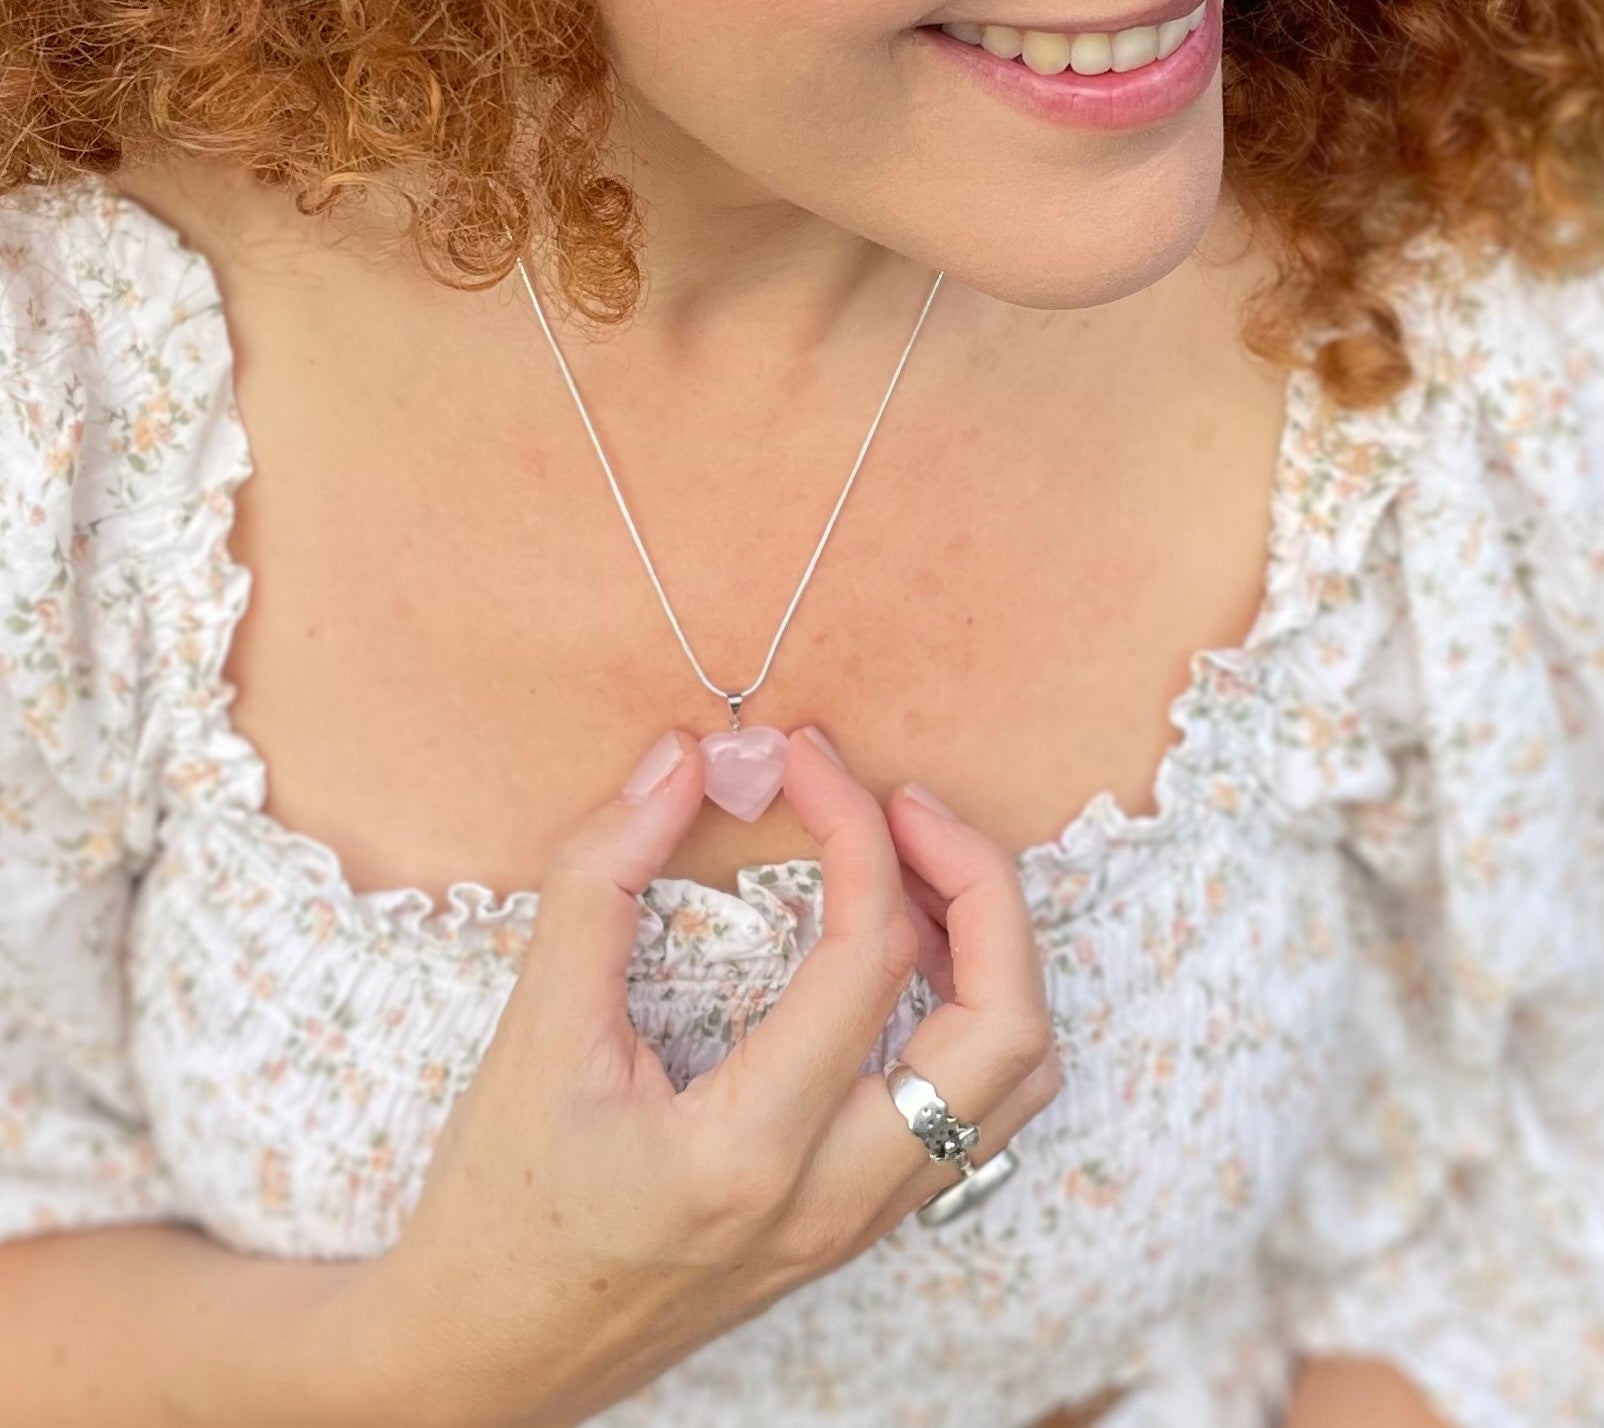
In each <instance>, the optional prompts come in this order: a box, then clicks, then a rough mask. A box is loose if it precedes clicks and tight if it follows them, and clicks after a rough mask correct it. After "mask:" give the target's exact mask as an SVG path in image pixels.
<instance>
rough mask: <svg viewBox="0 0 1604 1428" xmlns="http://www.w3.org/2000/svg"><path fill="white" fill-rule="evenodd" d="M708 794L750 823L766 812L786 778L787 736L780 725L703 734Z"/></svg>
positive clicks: (722, 806)
mask: <svg viewBox="0 0 1604 1428" xmlns="http://www.w3.org/2000/svg"><path fill="white" fill-rule="evenodd" d="M701 743H702V757H703V758H704V759H705V760H706V763H707V785H706V788H707V796H708V797H709V798H711V799H712V800H713V802H714V803H716V804H718V806H719V807H720V808H722V809H723V810H724V811H725V812H726V813H733V814H734V815H735V816H736V817H737V818H744V819H745V820H746V821H747V822H748V823H752V822H755V821H756V820H757V819H758V818H761V817H762V816H763V810H764V809H765V808H767V807H768V806H769V804H771V803H773V802H774V796H775V795H776V794H777V793H779V791H780V785H781V784H782V783H784V782H785V751H786V747H787V744H786V738H785V735H784V734H783V733H781V732H780V731H779V730H778V729H772V728H770V727H769V726H768V725H766V724H756V725H753V727H752V728H750V729H740V730H726V731H725V732H724V733H721V734H708V735H706V736H704V737H703V739H702V741H701Z"/></svg>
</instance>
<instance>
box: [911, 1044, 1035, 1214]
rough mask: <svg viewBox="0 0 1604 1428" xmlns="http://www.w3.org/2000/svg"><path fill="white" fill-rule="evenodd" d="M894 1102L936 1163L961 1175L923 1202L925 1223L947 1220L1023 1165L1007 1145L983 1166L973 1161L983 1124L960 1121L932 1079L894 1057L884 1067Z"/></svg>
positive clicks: (987, 1192)
mask: <svg viewBox="0 0 1604 1428" xmlns="http://www.w3.org/2000/svg"><path fill="white" fill-rule="evenodd" d="M885 1078H886V1089H887V1090H888V1091H889V1092H890V1093H891V1102H892V1104H893V1105H894V1106H896V1108H897V1110H898V1111H899V1112H900V1113H901V1115H902V1118H903V1119H904V1120H905V1121H907V1123H908V1129H909V1130H910V1131H911V1132H912V1133H913V1134H914V1136H915V1137H916V1138H917V1139H918V1141H919V1143H920V1144H921V1145H923V1146H924V1148H925V1154H926V1155H928V1156H929V1157H930V1159H931V1161H932V1162H933V1163H934V1164H936V1165H956V1166H957V1167H958V1170H959V1172H960V1174H961V1175H962V1179H960V1180H959V1181H958V1182H957V1184H955V1185H949V1186H948V1187H947V1188H946V1189H945V1190H938V1191H937V1192H936V1193H935V1194H934V1195H932V1196H931V1197H930V1198H929V1199H928V1200H926V1201H925V1203H924V1204H923V1205H921V1206H920V1207H919V1212H918V1218H919V1223H920V1224H922V1225H944V1224H946V1222H947V1221H948V1220H952V1219H956V1218H957V1217H958V1216H959V1215H961V1214H963V1213H964V1211H965V1210H970V1209H973V1208H974V1207H975V1206H976V1205H978V1204H980V1202H981V1201H982V1200H984V1199H986V1198H987V1197H988V1196H990V1195H991V1194H992V1193H993V1192H994V1191H996V1190H998V1189H1000V1188H1001V1187H1002V1185H1003V1184H1004V1183H1005V1182H1007V1181H1008V1180H1009V1179H1010V1178H1012V1176H1013V1174H1014V1172H1015V1171H1016V1170H1018V1169H1019V1157H1018V1156H1017V1155H1015V1154H1014V1153H1013V1151H1011V1150H1009V1149H1007V1148H1006V1147H1004V1148H1003V1149H1002V1150H1000V1151H998V1152H997V1154H996V1155H994V1156H992V1158H991V1159H990V1160H988V1161H986V1163H985V1164H984V1165H973V1164H971V1163H970V1160H969V1152H970V1151H971V1150H973V1149H974V1148H975V1147H976V1146H977V1145H979V1144H980V1127H979V1126H977V1125H975V1124H973V1123H972V1122H969V1121H961V1120H959V1119H958V1117H957V1116H955V1115H953V1113H952V1112H951V1111H950V1110H948V1109H947V1103H946V1101H944V1100H943V1099H942V1098H941V1095H940V1093H939V1092H938V1091H937V1090H936V1088H935V1087H934V1086H933V1085H931V1084H930V1082H929V1081H927V1080H925V1078H924V1077H923V1076H921V1075H919V1073H918V1072H917V1071H915V1070H914V1069H913V1068H912V1067H911V1066H909V1065H908V1064H907V1062H905V1061H903V1060H901V1059H900V1058H899V1059H893V1060H892V1061H890V1062H888V1063H887V1064H886V1068H885Z"/></svg>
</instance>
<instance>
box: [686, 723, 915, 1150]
mask: <svg viewBox="0 0 1604 1428" xmlns="http://www.w3.org/2000/svg"><path fill="white" fill-rule="evenodd" d="M785 791H786V795H787V797H788V798H789V799H790V800H791V806H792V807H793V808H794V809H795V810H796V812H797V815H798V817H800V818H801V820H802V823H803V825H804V826H805V827H806V828H807V830H808V832H809V833H811V834H812V835H813V837H814V838H815V839H816V840H817V841H818V843H819V845H820V849H821V854H820V859H819V862H820V866H821V869H822V874H823V880H824V882H823V890H824V922H823V927H822V930H821V933H820V936H819V939H818V941H817V942H816V943H815V944H814V945H813V947H812V948H811V949H810V950H809V951H808V953H807V955H806V956H805V957H804V958H803V959H802V963H801V965H800V966H799V967H798V968H797V970H796V972H795V974H794V975H793V976H792V978H791V981H790V984H789V985H788V986H787V987H786V989H785V990H784V991H783V992H782V993H781V994H780V997H779V1000H778V1001H777V1002H776V1003H775V1005H774V1007H773V1009H772V1010H771V1011H770V1012H769V1013H768V1014H767V1015H766V1016H765V1017H764V1018H763V1019H762V1021H761V1022H759V1023H758V1025H757V1026H756V1027H754V1028H753V1029H752V1030H751V1031H749V1032H748V1033H747V1034H746V1036H745V1038H744V1039H743V1040H742V1041H741V1042H739V1043H738V1044H737V1046H736V1049H735V1052H733V1053H732V1054H731V1057H730V1058H729V1060H727V1061H726V1062H725V1063H724V1064H723V1065H722V1066H720V1068H719V1070H718V1071H717V1072H715V1073H714V1074H715V1076H717V1075H735V1074H750V1075H751V1076H752V1077H754V1078H755V1079H756V1080H757V1081H759V1082H762V1083H766V1084H767V1085H768V1086H769V1087H771V1088H773V1092H774V1094H777V1095H783V1098H784V1100H785V1102H786V1107H785V1110H786V1115H787V1118H788V1119H789V1122H790V1125H791V1127H792V1129H793V1132H794V1130H795V1128H796V1127H797V1126H798V1125H799V1124H800V1126H801V1128H802V1132H803V1136H804V1138H805V1139H808V1140H811V1139H812V1138H813V1137H816V1136H817V1135H821V1134H822V1133H823V1130H824V1128H825V1126H827V1125H828V1124H829V1121H830V1119H831V1117H832V1116H833V1115H834V1114H835V1111H836V1108H837V1107H838V1106H839V1105H840V1103H841V1101H842V1100H843V1099H844V1098H845V1096H846V1094H847V1092H848V1091H849V1090H850V1089H851V1087H852V1084H853V1082H854V1081H855V1080H856V1078H857V1075H858V1071H859V1069H860V1068H861V1067H862V1065H863V1063H864V1061H865V1059H866V1058H867V1056H868V1053H869V1051H870V1049H871V1048H872V1047H873V1045H874V1043H875V1040H876V1038H877V1037H879V1035H880V1034H881V1032H882V1031H883V1030H884V1028H885V1025H886V1022H887V1021H888V1020H889V1019H890V1017H891V1013H892V1012H893V1010H895V1008H896V1004H897V999H898V998H899V997H900V996H901V995H902V991H903V988H904V987H906V986H907V983H908V979H909V977H910V976H911V975H912V973H913V968H914V964H915V961H916V960H917V957H918V951H919V934H918V932H917V930H916V929H915V927H914V924H913V921H912V919H911V918H910V917H909V915H908V909H907V905H906V902H905V897H904V892H903V886H902V874H901V862H900V860H899V859H898V857H897V850H896V847H895V845H894V844H893V843H892V841H891V833H890V830H889V829H888V828H887V827H886V821H885V814H884V813H883V812H882V811H881V808H880V804H879V801H878V800H877V799H876V798H875V797H874V795H873V794H872V793H870V792H869V790H868V789H866V788H865V787H864V786H863V785H862V784H860V783H859V782H858V781H857V780H856V779H855V778H853V777H852V775H851V774H849V773H848V772H847V771H846V769H845V768H844V767H843V766H841V765H839V764H838V763H836V762H834V756H833V755H831V754H828V753H826V752H825V751H824V750H823V749H821V748H820V746H818V745H816V744H815V743H813V742H812V740H811V739H810V738H809V737H808V735H807V733H806V732H805V731H802V730H799V731H797V732H796V733H794V734H792V736H791V740H790V749H789V752H788V755H787V759H786V771H785ZM770 1113H771V1114H772V1108H770Z"/></svg>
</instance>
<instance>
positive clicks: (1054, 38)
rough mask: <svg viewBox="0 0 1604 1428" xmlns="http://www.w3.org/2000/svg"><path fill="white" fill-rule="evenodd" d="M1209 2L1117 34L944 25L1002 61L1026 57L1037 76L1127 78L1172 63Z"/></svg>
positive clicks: (994, 26) (954, 37)
mask: <svg viewBox="0 0 1604 1428" xmlns="http://www.w3.org/2000/svg"><path fill="white" fill-rule="evenodd" d="M1207 9H1208V0H1203V4H1201V5H1199V6H1198V7H1197V9H1195V10H1194V11H1192V13H1191V14H1190V15H1188V16H1186V17H1185V18H1184V19H1181V20H1167V21H1166V22H1165V23H1164V24H1162V25H1138V26H1136V27H1135V28H1134V29H1130V30H1118V31H1116V32H1114V33H1113V34H1106V35H1094V34H1078V35H1059V34H1053V33H1051V32H1050V31H1047V30H1016V29H1014V28H1013V27H1012V26H1011V25H971V24H967V23H962V22H960V23H957V24H951V25H943V26H942V27H941V28H942V29H943V30H945V31H946V32H947V33H948V34H949V35H951V36H952V37H953V39H955V40H962V41H963V42H964V43H965V44H967V45H979V46H981V48H983V49H985V50H987V51H989V52H990V53H992V54H994V55H996V56H997V58H998V59H1008V60H1017V59H1022V60H1024V62H1025V63H1026V64H1027V65H1029V66H1030V68H1031V69H1033V70H1035V71H1036V73H1037V74H1062V73H1063V72H1064V71H1065V70H1066V69H1071V70H1074V71H1075V73H1076V74H1107V73H1108V71H1109V70H1114V71H1115V72H1116V73H1119V74H1124V73H1125V72H1126V71H1127V70H1133V69H1141V68H1142V67H1143V66H1144V65H1150V64H1153V63H1154V62H1155V61H1157V60H1161V59H1168V58H1169V57H1170V56H1171V55H1172V54H1174V53H1175V52H1176V50H1178V49H1180V47H1181V43H1182V41H1183V40H1185V39H1186V37H1187V36H1188V35H1189V34H1191V33H1192V31H1193V30H1195V29H1197V27H1198V26H1199V25H1201V24H1202V23H1203V15H1204V13H1205V11H1207Z"/></svg>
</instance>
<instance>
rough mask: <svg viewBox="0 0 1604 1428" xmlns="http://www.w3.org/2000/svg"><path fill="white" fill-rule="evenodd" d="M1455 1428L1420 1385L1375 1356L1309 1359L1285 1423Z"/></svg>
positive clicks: (1320, 1427) (1327, 1427)
mask: <svg viewBox="0 0 1604 1428" xmlns="http://www.w3.org/2000/svg"><path fill="white" fill-rule="evenodd" d="M1355 1423H1363V1424H1364V1425H1365V1428H1449V1425H1448V1424H1446V1423H1444V1421H1443V1420H1442V1419H1441V1418H1439V1417H1437V1415H1436V1414H1435V1413H1433V1412H1432V1410H1431V1408H1430V1407H1429V1406H1428V1405H1427V1403H1426V1400H1425V1399H1424V1398H1423V1397H1421V1395H1420V1393H1419V1392H1418V1391H1417V1390H1416V1389H1415V1387H1414V1386H1413V1385H1412V1384H1411V1383H1410V1382H1409V1380H1408V1379H1407V1378H1405V1377H1404V1376H1403V1375H1402V1374H1401V1373H1399V1372H1398V1371H1397V1370H1396V1369H1394V1368H1393V1367H1392V1366H1391V1365H1389V1364H1384V1363H1380V1362H1378V1361H1376V1360H1373V1359H1350V1358H1341V1359H1338V1358H1318V1359H1306V1360H1303V1361H1302V1362H1301V1363H1300V1365H1299V1369H1298V1375H1297V1379H1296V1381H1295V1383H1294V1385H1293V1390H1292V1401H1291V1403H1290V1404H1288V1406H1287V1416H1286V1422H1285V1425H1284V1428H1352V1426H1353V1425H1354V1424H1355Z"/></svg>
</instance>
